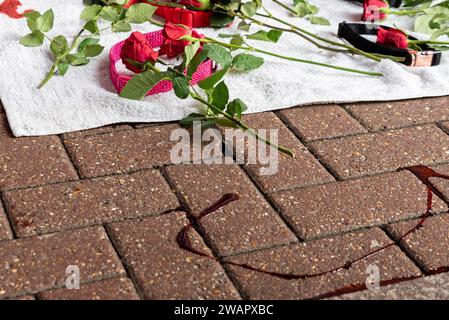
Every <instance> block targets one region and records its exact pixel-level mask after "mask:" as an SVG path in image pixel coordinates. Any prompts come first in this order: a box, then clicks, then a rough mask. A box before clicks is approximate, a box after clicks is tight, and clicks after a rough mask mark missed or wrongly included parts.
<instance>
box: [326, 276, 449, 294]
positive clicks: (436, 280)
mask: <svg viewBox="0 0 449 320" xmlns="http://www.w3.org/2000/svg"><path fill="white" fill-rule="evenodd" d="M448 297H449V274H447V273H442V274H439V275H434V276H428V277H423V278H419V279H415V280H411V281H405V282H401V283H398V284H391V285H388V286H384V287H380V288H378V289H377V290H364V291H359V292H354V293H349V294H345V295H342V296H338V297H334V298H332V300H447V298H448Z"/></svg>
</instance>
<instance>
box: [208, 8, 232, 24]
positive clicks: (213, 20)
mask: <svg viewBox="0 0 449 320" xmlns="http://www.w3.org/2000/svg"><path fill="white" fill-rule="evenodd" d="M232 21H234V18H233V17H231V16H228V15H227V14H224V13H218V12H214V13H213V15H212V16H211V17H210V19H209V25H210V26H211V27H213V28H223V27H226V26H228V25H229V24H230V23H231V22H232Z"/></svg>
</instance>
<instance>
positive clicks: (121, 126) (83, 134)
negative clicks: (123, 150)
mask: <svg viewBox="0 0 449 320" xmlns="http://www.w3.org/2000/svg"><path fill="white" fill-rule="evenodd" d="M132 129H133V127H131V126H130V125H128V124H115V125H109V126H104V127H100V128H94V129H89V130H82V131H74V132H68V133H64V134H63V135H62V138H63V139H73V138H80V137H88V136H95V135H98V134H103V133H110V132H114V131H123V130H132Z"/></svg>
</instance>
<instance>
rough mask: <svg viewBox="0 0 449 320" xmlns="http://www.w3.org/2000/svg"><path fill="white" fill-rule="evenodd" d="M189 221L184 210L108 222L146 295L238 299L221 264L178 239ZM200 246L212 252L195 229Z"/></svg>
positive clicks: (193, 239)
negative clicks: (189, 247) (181, 246)
mask: <svg viewBox="0 0 449 320" xmlns="http://www.w3.org/2000/svg"><path fill="white" fill-rule="evenodd" d="M188 223H189V221H188V219H187V218H186V213H185V212H173V213H169V214H165V215H162V216H158V217H149V218H146V219H144V220H134V221H126V222H121V223H115V224H112V225H110V226H109V230H110V233H111V235H112V238H113V239H114V242H115V244H116V246H117V248H118V251H119V252H120V255H121V256H122V257H123V259H124V261H125V263H126V265H127V266H128V267H129V268H131V272H132V274H133V276H134V278H135V279H136V281H137V282H138V284H139V286H140V288H141V290H142V291H143V293H144V295H145V298H147V299H239V298H240V296H239V293H238V292H237V290H236V289H235V288H234V287H233V285H232V283H231V281H230V280H229V278H228V276H227V275H226V273H225V272H224V270H223V268H222V267H221V265H220V264H219V263H218V262H216V261H214V260H212V259H208V258H206V257H202V256H198V255H195V254H192V253H190V252H187V251H185V250H183V249H181V248H180V247H179V245H178V244H177V242H176V236H177V234H178V232H179V231H180V230H181V229H182V228H183V227H184V226H185V225H187V224H188ZM189 236H190V241H191V242H192V243H193V245H194V246H195V248H196V249H197V250H200V251H202V252H205V253H206V254H208V255H211V254H212V253H211V252H210V250H209V249H208V248H207V247H206V245H205V244H204V242H203V240H202V239H201V237H200V236H199V235H198V233H196V232H195V231H194V230H192V232H191V233H190V235H189Z"/></svg>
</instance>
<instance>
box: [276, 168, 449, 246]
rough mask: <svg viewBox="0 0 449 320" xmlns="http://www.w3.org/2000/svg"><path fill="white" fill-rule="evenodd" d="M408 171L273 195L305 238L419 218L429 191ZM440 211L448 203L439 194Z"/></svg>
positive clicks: (436, 198) (438, 209) (437, 199)
mask: <svg viewBox="0 0 449 320" xmlns="http://www.w3.org/2000/svg"><path fill="white" fill-rule="evenodd" d="M426 190H427V189H426V187H425V186H424V184H422V183H421V182H420V181H419V180H418V179H416V178H415V177H414V175H413V174H412V173H410V172H408V171H401V172H396V173H388V174H383V175H380V176H373V177H368V178H362V179H356V180H349V181H343V182H337V183H331V184H325V185H320V186H313V187H309V188H304V189H299V190H291V191H284V192H280V193H276V194H273V195H272V198H273V200H274V201H275V202H276V205H277V206H278V207H279V208H280V210H281V211H282V212H283V213H284V215H285V216H286V217H287V219H288V220H289V221H291V223H292V224H293V225H294V227H295V229H296V231H297V232H298V234H299V235H300V236H301V237H302V238H304V239H312V238H316V237H323V236H327V235H333V234H337V233H339V232H346V231H350V230H354V229H359V228H363V227H369V226H377V225H383V224H387V223H391V222H396V221H399V220H404V219H409V218H412V217H418V216H421V215H422V214H424V213H425V212H426V210H427V200H426V199H427V191H426ZM434 208H435V210H436V211H444V210H447V206H446V205H445V204H444V202H443V201H441V200H440V199H439V198H438V197H436V196H435V206H434Z"/></svg>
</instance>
